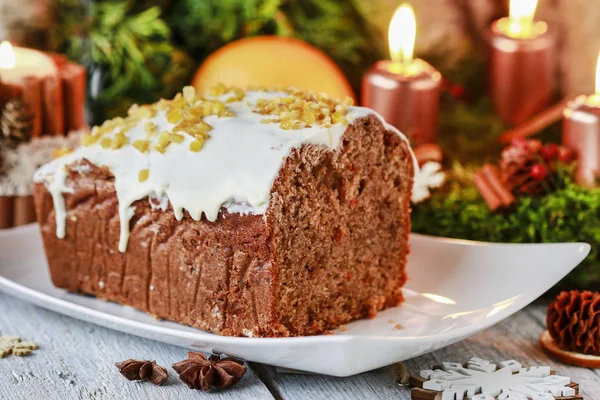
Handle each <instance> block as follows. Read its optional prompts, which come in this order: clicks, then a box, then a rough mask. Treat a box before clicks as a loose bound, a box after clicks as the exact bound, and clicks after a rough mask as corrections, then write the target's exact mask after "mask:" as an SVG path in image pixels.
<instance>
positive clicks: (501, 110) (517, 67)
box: [490, 0, 555, 125]
mask: <svg viewBox="0 0 600 400" xmlns="http://www.w3.org/2000/svg"><path fill="white" fill-rule="evenodd" d="M536 5H537V0H511V2H510V16H509V17H508V18H502V19H499V20H497V21H495V22H493V23H492V27H491V38H490V45H491V52H490V89H491V94H492V100H493V102H494V106H495V108H496V111H497V113H498V114H499V115H500V117H501V118H502V119H503V120H504V122H506V123H508V124H510V125H518V124H521V123H523V122H525V121H527V120H528V119H530V118H531V117H533V116H534V115H536V114H538V113H539V112H540V111H542V110H544V109H545V108H547V107H548V106H549V105H550V103H551V102H552V95H553V91H554V83H555V61H554V58H555V54H554V49H555V40H554V35H553V34H552V32H551V31H550V30H549V29H548V25H547V24H546V23H545V22H541V21H538V22H534V21H533V16H534V14H535V8H536Z"/></svg>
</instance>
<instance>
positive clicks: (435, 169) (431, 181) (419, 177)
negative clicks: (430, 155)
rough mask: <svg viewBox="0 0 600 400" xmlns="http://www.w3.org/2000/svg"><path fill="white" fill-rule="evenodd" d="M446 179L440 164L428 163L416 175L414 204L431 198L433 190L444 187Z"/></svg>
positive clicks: (413, 195)
mask: <svg viewBox="0 0 600 400" xmlns="http://www.w3.org/2000/svg"><path fill="white" fill-rule="evenodd" d="M445 178H446V176H445V175H444V173H443V172H442V165H441V164H440V163H437V162H435V161H428V162H426V163H425V164H424V165H423V166H422V167H421V168H420V170H419V171H417V173H416V175H415V184H414V185H413V193H412V198H411V200H412V202H413V203H420V202H422V201H425V200H426V199H428V198H429V196H431V190H432V189H436V188H439V187H440V186H442V184H443V183H444V179H445Z"/></svg>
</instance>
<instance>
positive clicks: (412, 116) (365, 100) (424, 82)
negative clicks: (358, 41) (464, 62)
mask: <svg viewBox="0 0 600 400" xmlns="http://www.w3.org/2000/svg"><path fill="white" fill-rule="evenodd" d="M415 37H416V21H415V16H414V12H413V11H412V8H411V7H410V6H408V5H402V6H400V7H399V8H398V9H397V10H396V12H395V14H394V17H393V18H392V22H391V23H390V29H389V43H390V54H391V58H392V59H391V60H383V61H378V62H377V63H376V64H375V65H374V66H373V67H372V68H371V69H370V70H369V71H368V72H367V73H366V74H365V76H364V77H363V83H362V104H363V105H364V106H365V107H370V108H372V109H373V110H375V111H377V112H378V113H379V114H381V115H382V116H383V118H384V119H385V120H386V121H387V122H388V123H390V124H392V125H393V126H395V127H396V128H398V129H399V130H401V131H402V132H404V133H405V134H406V135H407V136H408V137H409V138H410V139H411V142H413V144H414V145H420V144H424V143H435V142H436V141H437V124H438V117H439V110H440V87H441V78H442V77H441V74H440V73H439V72H438V71H437V70H436V69H435V68H433V67H432V66H431V65H429V64H428V63H426V62H425V61H423V60H420V59H413V50H414V43H415Z"/></svg>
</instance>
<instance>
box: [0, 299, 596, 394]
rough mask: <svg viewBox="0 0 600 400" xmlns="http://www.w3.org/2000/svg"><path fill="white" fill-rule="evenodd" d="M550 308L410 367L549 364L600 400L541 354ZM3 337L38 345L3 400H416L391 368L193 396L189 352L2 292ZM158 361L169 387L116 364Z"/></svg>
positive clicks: (274, 374)
mask: <svg viewBox="0 0 600 400" xmlns="http://www.w3.org/2000/svg"><path fill="white" fill-rule="evenodd" d="M545 309H546V303H544V302H538V303H536V304H534V305H531V306H529V307H528V308H526V309H525V310H523V311H521V312H519V313H517V314H515V315H514V316H512V317H511V318H508V319H506V320H505V321H503V322H501V323H500V324H498V325H496V326H494V327H492V328H490V329H488V330H486V331H484V332H482V333H479V334H477V335H475V336H473V337H471V338H469V339H467V340H464V341H462V342H460V343H457V344H454V345H452V346H449V347H446V348H444V349H441V350H438V351H436V352H434V353H431V354H427V355H424V356H422V357H419V358H416V359H413V360H409V361H407V362H406V365H407V367H408V368H409V369H410V371H411V372H412V373H416V372H418V370H419V369H424V368H427V367H431V366H432V365H434V364H439V363H440V362H441V361H458V362H465V361H467V360H468V359H469V358H470V357H472V356H478V357H482V358H485V359H489V360H492V361H502V360H505V359H511V358H514V359H516V360H517V361H520V362H522V363H523V364H528V365H550V366H551V367H552V369H554V370H555V371H556V372H557V373H559V374H561V375H567V376H570V377H571V378H572V380H573V381H576V382H579V383H580V385H581V393H582V394H583V395H584V398H585V399H590V400H600V370H591V369H587V368H578V367H571V366H566V365H563V364H560V363H557V362H554V361H552V360H551V359H549V358H548V357H546V355H545V354H544V353H543V352H542V350H541V349H540V347H539V345H538V339H539V337H540V334H541V333H542V331H543V329H544V325H545V323H544V319H545ZM0 335H18V336H21V337H22V338H24V339H30V340H34V341H35V342H36V343H37V344H38V345H39V346H40V348H39V350H36V351H35V352H34V353H33V355H31V356H29V357H16V356H8V357H6V358H2V359H0V399H7V400H13V399H15V400H19V399H60V400H66V399H235V400H242V399H273V398H275V399H290V400H292V399H299V400H307V399H310V400H312V399H331V400H334V399H336V400H337V399H340V400H342V399H343V400H346V399H369V400H370V399H406V400H407V399H410V392H409V390H408V389H405V388H402V387H400V386H398V385H397V384H396V383H395V377H394V371H393V368H392V367H386V368H380V369H378V370H375V371H370V372H366V373H363V374H360V375H356V376H352V377H348V378H334V377H329V376H322V375H305V374H290V373H282V372H278V371H277V370H276V369H275V368H273V367H270V366H266V365H261V364H254V363H251V364H250V368H249V369H248V372H247V374H246V376H245V377H244V378H243V380H242V381H241V382H240V383H239V384H238V385H237V386H235V387H233V388H231V389H229V390H225V391H222V392H215V393H208V394H207V393H202V392H199V391H195V390H189V389H188V388H187V386H185V385H184V384H183V383H181V382H179V381H178V379H177V377H176V375H175V373H174V371H173V370H172V369H170V367H169V366H170V365H171V364H172V363H174V362H176V361H179V360H182V359H184V358H185V356H186V349H184V348H181V347H177V346H172V345H167V344H163V343H159V342H155V341H152V340H148V339H142V338H139V337H136V336H131V335H127V334H124V333H121V332H117V331H113V330H110V329H106V328H103V327H101V326H97V325H93V324H89V323H86V322H82V321H79V320H76V319H72V318H69V317H67V316H64V315H61V314H57V313H54V312H51V311H47V310H45V309H42V308H38V307H35V306H32V305H30V304H28V303H25V302H22V301H19V300H16V299H14V298H12V297H10V296H7V295H5V294H2V293H0ZM127 358H138V359H151V360H156V361H157V362H158V363H159V364H161V365H163V366H167V367H169V368H168V369H169V373H170V377H169V380H168V381H167V383H166V384H165V385H164V386H162V387H157V386H154V385H152V384H150V383H147V382H129V381H127V380H125V379H124V378H123V377H122V376H121V375H120V374H119V373H118V371H117V369H116V367H115V366H114V363H115V362H117V361H121V360H124V359H127Z"/></svg>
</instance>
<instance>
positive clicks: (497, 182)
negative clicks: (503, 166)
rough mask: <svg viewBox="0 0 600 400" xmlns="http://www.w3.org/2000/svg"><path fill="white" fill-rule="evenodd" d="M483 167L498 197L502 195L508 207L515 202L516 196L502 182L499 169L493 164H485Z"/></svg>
mask: <svg viewBox="0 0 600 400" xmlns="http://www.w3.org/2000/svg"><path fill="white" fill-rule="evenodd" d="M482 169H483V172H484V174H486V176H487V179H488V182H489V184H490V186H491V187H492V189H494V191H495V192H496V194H497V195H498V197H500V200H501V201H502V204H504V205H505V206H507V207H508V206H510V205H511V204H513V203H514V202H515V196H513V194H512V193H511V192H510V190H508V189H507V188H506V186H505V185H504V183H503V182H502V179H500V173H499V172H498V169H497V168H496V167H494V166H493V165H491V164H485V165H484V166H483V168H482Z"/></svg>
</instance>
